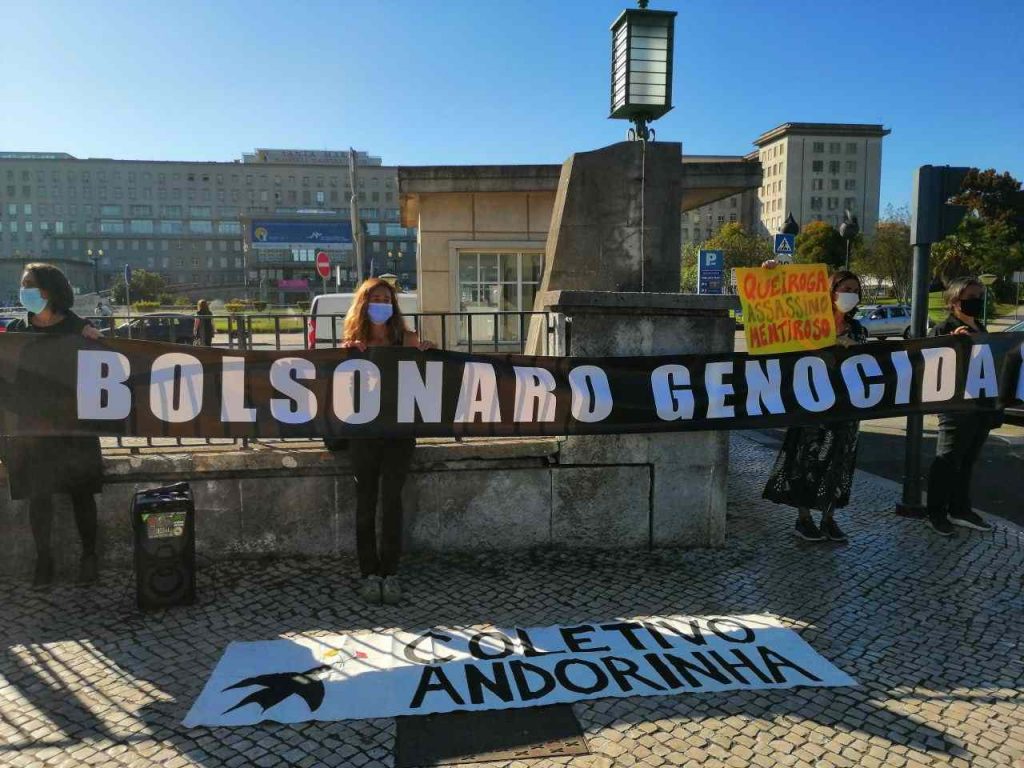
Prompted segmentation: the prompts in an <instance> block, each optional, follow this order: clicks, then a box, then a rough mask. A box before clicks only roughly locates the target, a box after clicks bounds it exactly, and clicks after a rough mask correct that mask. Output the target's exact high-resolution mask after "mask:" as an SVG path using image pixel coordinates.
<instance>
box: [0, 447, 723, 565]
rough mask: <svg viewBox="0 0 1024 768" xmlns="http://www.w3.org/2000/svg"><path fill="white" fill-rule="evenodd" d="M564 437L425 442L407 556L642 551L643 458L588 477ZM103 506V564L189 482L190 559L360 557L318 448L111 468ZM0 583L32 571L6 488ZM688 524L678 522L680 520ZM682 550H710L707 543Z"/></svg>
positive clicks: (69, 519)
mask: <svg viewBox="0 0 1024 768" xmlns="http://www.w3.org/2000/svg"><path fill="white" fill-rule="evenodd" d="M565 445H566V443H565V440H564V439H561V438H537V439H500V440H469V441H467V442H463V443H455V442H424V443H421V444H420V445H419V446H418V447H417V449H416V454H415V458H414V463H413V468H412V472H411V474H410V476H409V480H408V482H407V483H406V487H405V493H404V501H405V539H406V548H407V549H408V550H410V551H435V552H479V551H487V550H506V549H526V548H530V547H548V546H562V547H588V548H600V547H615V548H644V547H648V546H650V545H651V543H652V541H657V540H658V539H659V538H661V537H660V536H659V535H658V533H657V531H656V530H654V529H653V528H652V526H654V525H656V523H657V521H655V520H654V519H653V517H652V514H651V490H652V483H653V482H656V481H658V480H660V478H657V477H656V471H655V469H654V467H653V466H652V465H651V464H650V463H649V461H648V460H647V457H646V456H642V455H639V454H637V453H636V452H630V453H623V454H622V457H621V460H620V461H619V462H618V463H616V464H615V465H613V466H608V465H606V464H603V463H602V464H601V465H599V466H598V465H594V464H593V463H591V462H590V461H589V460H588V458H587V456H586V455H585V454H582V453H580V452H579V451H578V450H577V451H576V452H575V453H574V454H573V455H572V456H569V455H565V454H564V452H563V451H564V448H565ZM104 461H105V471H106V475H107V477H106V484H105V486H104V492H103V494H102V495H101V496H99V497H97V501H98V504H99V510H100V550H101V557H102V559H103V561H104V562H105V563H108V564H127V563H129V562H130V561H131V557H132V528H131V519H130V514H129V508H130V503H131V498H132V495H133V494H134V493H135V492H136V491H138V490H140V489H143V488H149V487H153V486H156V485H162V484H166V483H171V482H178V481H181V480H187V481H189V482H190V483H191V484H192V488H193V491H194V493H195V498H196V530H197V550H198V552H199V553H200V554H201V555H204V556H206V557H209V558H231V557H250V556H262V555H275V556H306V555H322V554H335V553H352V552H354V551H355V487H354V483H353V481H352V478H351V474H350V470H349V462H348V455H347V454H345V453H340V454H336V455H335V454H331V453H328V452H326V451H323V450H321V449H317V448H311V447H310V448H289V449H282V450H278V449H263V450H250V451H236V452H210V453H193V454H186V453H181V454H150V455H143V456H117V457H107V458H105V460H104ZM0 485H2V486H3V487H2V488H0V572H4V573H26V572H28V569H30V568H31V563H32V561H33V559H34V552H35V550H34V546H33V543H32V537H31V533H30V530H29V526H28V510H27V503H26V502H11V501H9V500H8V494H7V489H6V476H0ZM58 499H59V501H58V503H57V505H56V511H55V514H56V521H55V526H54V542H53V544H54V546H53V550H54V554H55V556H56V557H57V559H58V561H59V563H60V564H62V565H63V566H64V567H70V566H71V565H72V564H73V562H74V561H75V559H76V558H77V556H78V552H79V546H78V540H77V534H76V532H75V528H74V522H73V516H72V514H71V509H70V503H69V502H68V500H67V499H66V498H64V497H58ZM681 512H682V513H683V514H684V516H685V514H686V510H681ZM690 543H692V544H695V545H699V544H706V543H709V542H708V541H707V540H706V539H702V538H701V537H699V536H698V537H696V538H694V539H693V540H692V541H691V542H690Z"/></svg>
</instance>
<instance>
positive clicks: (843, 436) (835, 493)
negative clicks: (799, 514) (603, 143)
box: [762, 421, 860, 512]
mask: <svg viewBox="0 0 1024 768" xmlns="http://www.w3.org/2000/svg"><path fill="white" fill-rule="evenodd" d="M859 431H860V424H859V422H856V421H851V422H839V423H834V424H824V425H820V426H807V427H790V428H789V429H788V430H786V439H785V442H783V444H782V449H781V450H780V451H779V455H778V458H776V460H775V467H774V468H773V469H772V473H771V475H770V476H769V477H768V483H767V484H766V485H765V488H764V493H763V494H762V496H763V497H764V498H766V499H768V500H769V501H774V502H775V503H777V504H788V505H789V506H791V507H807V508H808V509H817V510H820V511H822V512H824V511H825V510H826V509H828V508H830V507H831V508H832V509H837V508H839V507H845V506H846V505H847V504H849V503H850V488H851V486H852V485H853V472H854V469H855V468H856V464H857V435H858V433H859Z"/></svg>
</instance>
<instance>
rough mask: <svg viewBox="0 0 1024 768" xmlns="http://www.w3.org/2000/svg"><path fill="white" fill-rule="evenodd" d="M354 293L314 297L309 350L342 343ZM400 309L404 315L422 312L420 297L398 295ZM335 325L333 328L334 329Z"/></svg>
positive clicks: (310, 311)
mask: <svg viewBox="0 0 1024 768" xmlns="http://www.w3.org/2000/svg"><path fill="white" fill-rule="evenodd" d="M354 299H355V294H354V293H325V294H323V295H321V296H314V297H313V303H312V305H310V307H309V333H308V337H307V338H308V341H309V348H310V349H316V348H317V347H319V348H321V349H322V348H324V347H334V346H337V345H338V342H339V341H341V336H342V333H343V330H342V329H343V328H344V326H345V313H346V312H348V308H349V307H351V306H352V302H353V300H354ZM398 307H399V309H401V310H402V314H403V315H414V314H416V313H418V312H419V311H420V302H419V296H418V295H417V294H415V293H400V294H398ZM332 325H333V328H332Z"/></svg>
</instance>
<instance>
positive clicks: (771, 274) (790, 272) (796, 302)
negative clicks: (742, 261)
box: [736, 264, 836, 355]
mask: <svg viewBox="0 0 1024 768" xmlns="http://www.w3.org/2000/svg"><path fill="white" fill-rule="evenodd" d="M736 286H737V288H738V289H739V294H740V303H741V304H742V305H743V326H744V331H745V334H746V337H747V354H750V355H773V354H777V353H779V352H800V351H803V350H808V349H822V348H824V347H830V346H832V345H833V344H835V343H836V321H835V316H834V315H833V314H832V293H831V291H830V289H829V280H828V271H827V270H826V269H825V265H824V264H786V265H782V266H778V267H776V268H775V269H761V268H750V267H746V268H745V267H741V268H739V269H737V270H736Z"/></svg>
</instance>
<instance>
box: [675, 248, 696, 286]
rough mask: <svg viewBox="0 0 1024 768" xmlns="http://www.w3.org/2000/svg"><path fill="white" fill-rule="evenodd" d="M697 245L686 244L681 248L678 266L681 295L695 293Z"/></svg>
mask: <svg viewBox="0 0 1024 768" xmlns="http://www.w3.org/2000/svg"><path fill="white" fill-rule="evenodd" d="M699 250H700V246H699V245H698V244H697V243H686V244H685V245H684V246H683V248H682V258H681V260H680V264H679V290H680V291H681V292H682V293H696V292H697V251H699Z"/></svg>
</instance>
